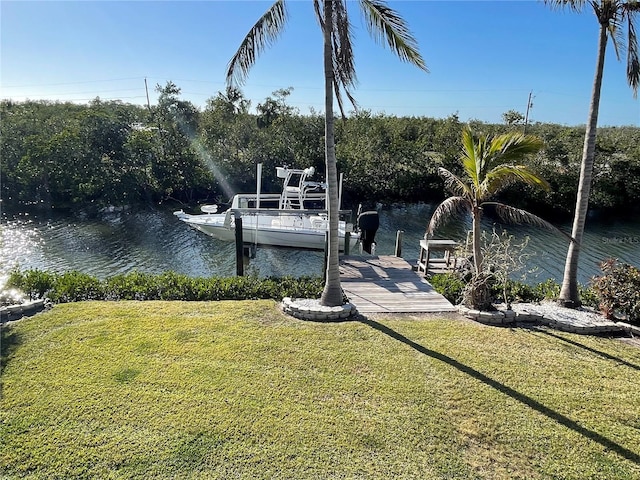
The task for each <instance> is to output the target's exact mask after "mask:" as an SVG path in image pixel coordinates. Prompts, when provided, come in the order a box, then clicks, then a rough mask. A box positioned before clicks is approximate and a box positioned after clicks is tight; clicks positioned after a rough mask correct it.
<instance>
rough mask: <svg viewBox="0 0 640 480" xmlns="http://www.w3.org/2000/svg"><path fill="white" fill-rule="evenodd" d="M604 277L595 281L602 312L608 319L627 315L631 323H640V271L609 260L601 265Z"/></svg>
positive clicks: (594, 285)
mask: <svg viewBox="0 0 640 480" xmlns="http://www.w3.org/2000/svg"><path fill="white" fill-rule="evenodd" d="M600 268H601V269H602V271H603V273H604V275H602V276H600V277H596V278H594V279H593V282H592V283H593V288H594V290H595V292H596V293H597V294H598V297H599V300H600V303H599V307H600V311H601V312H602V313H603V314H604V315H605V316H606V317H607V318H614V317H615V316H616V315H619V314H622V315H626V316H627V318H628V319H629V321H630V322H634V323H640V269H638V268H636V267H633V266H631V265H628V264H624V263H623V264H620V263H618V262H617V260H614V259H609V260H607V261H605V262H602V263H601V264H600Z"/></svg>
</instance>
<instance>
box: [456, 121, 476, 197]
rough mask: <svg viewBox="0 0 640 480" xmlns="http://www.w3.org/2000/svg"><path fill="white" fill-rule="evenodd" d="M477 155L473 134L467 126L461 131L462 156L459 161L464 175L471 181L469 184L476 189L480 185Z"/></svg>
mask: <svg viewBox="0 0 640 480" xmlns="http://www.w3.org/2000/svg"><path fill="white" fill-rule="evenodd" d="M478 155H479V152H478V151H477V149H476V143H475V139H474V137H473V132H472V131H471V129H470V128H469V126H468V125H467V126H466V127H465V128H464V129H463V130H462V155H461V157H460V160H461V161H462V166H463V168H464V171H465V173H466V174H467V176H468V177H469V179H470V180H471V183H472V184H473V185H474V186H476V187H477V186H479V185H480V181H479V178H480V171H479V168H478V167H479V162H478Z"/></svg>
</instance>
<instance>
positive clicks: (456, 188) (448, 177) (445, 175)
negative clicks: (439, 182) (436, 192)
mask: <svg viewBox="0 0 640 480" xmlns="http://www.w3.org/2000/svg"><path fill="white" fill-rule="evenodd" d="M438 175H440V176H441V177H442V179H443V180H444V188H446V189H447V190H449V191H450V192H451V193H452V194H454V195H456V196H459V197H464V196H471V190H470V189H469V186H468V185H467V184H466V183H464V182H463V181H462V180H461V179H460V178H459V177H458V176H457V175H455V174H454V173H451V172H450V171H449V170H447V169H446V168H444V167H438Z"/></svg>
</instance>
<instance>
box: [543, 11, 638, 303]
mask: <svg viewBox="0 0 640 480" xmlns="http://www.w3.org/2000/svg"><path fill="white" fill-rule="evenodd" d="M544 1H545V3H546V4H548V5H551V6H552V7H555V8H564V7H567V8H570V9H571V10H573V11H575V12H582V10H583V9H584V8H585V6H586V5H589V6H590V7H591V8H592V9H593V11H594V13H595V14H596V18H597V19H598V23H599V24H600V36H599V38H598V57H597V62H596V72H595V76H594V80H593V90H592V93H591V105H590V107H589V119H588V122H587V129H586V132H585V136H584V147H583V150H582V164H581V167H580V180H579V183H578V196H577V198H576V211H575V214H574V217H573V228H572V233H571V236H572V237H573V238H574V239H575V241H574V242H571V243H570V244H569V250H568V252H567V259H566V263H565V267H564V277H563V280H562V288H561V289H560V296H559V298H558V302H559V303H560V304H561V305H564V306H567V307H578V306H580V296H579V293H578V259H579V255H580V243H581V242H582V235H583V233H584V224H585V219H586V216H587V209H588V207H589V191H590V189H591V179H592V173H593V161H594V157H595V146H596V128H597V125H598V109H599V105H600V87H601V85H602V73H603V71H604V59H605V53H606V49H607V40H608V39H609V38H611V41H612V43H613V47H614V48H615V51H616V55H618V58H620V56H619V52H620V47H621V43H622V41H623V39H624V24H625V22H626V30H627V39H628V42H627V45H626V50H627V80H628V82H629V85H630V86H631V88H632V89H633V93H634V97H635V96H637V93H638V84H639V83H640V60H639V59H638V53H639V51H638V41H637V37H636V30H635V15H636V13H638V11H640V2H638V1H637V0H544Z"/></svg>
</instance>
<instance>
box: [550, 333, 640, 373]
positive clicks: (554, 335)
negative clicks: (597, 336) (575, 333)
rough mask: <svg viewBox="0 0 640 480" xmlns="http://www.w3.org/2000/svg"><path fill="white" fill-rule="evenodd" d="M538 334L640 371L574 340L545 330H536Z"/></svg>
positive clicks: (614, 357) (630, 364)
mask: <svg viewBox="0 0 640 480" xmlns="http://www.w3.org/2000/svg"><path fill="white" fill-rule="evenodd" d="M538 332H539V333H542V334H544V335H548V336H550V337H553V338H557V339H558V340H562V341H563V342H565V343H568V344H570V345H574V346H576V347H578V348H582V349H584V350H587V351H588V352H591V353H593V354H595V355H598V356H599V357H602V358H606V359H608V360H613V361H614V362H617V363H619V364H621V365H626V366H627V367H630V368H633V369H634V370H640V365H636V364H634V363H630V362H627V361H626V360H623V359H622V358H619V357H616V356H615V355H611V354H609V353H606V352H602V351H600V350H596V349H595V348H591V347H588V346H586V345H583V344H582V343H580V342H576V341H575V340H570V339H568V338H564V337H562V336H560V335H556V334H555V333H553V332H550V331H546V330H538Z"/></svg>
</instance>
